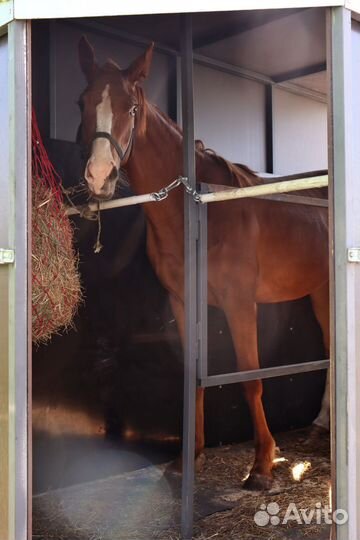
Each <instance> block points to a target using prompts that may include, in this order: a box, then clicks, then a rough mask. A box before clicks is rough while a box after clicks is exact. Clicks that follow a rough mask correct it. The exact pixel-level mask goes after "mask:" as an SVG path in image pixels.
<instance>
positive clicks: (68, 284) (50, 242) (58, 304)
mask: <svg viewBox="0 0 360 540" xmlns="http://www.w3.org/2000/svg"><path fill="white" fill-rule="evenodd" d="M32 205H33V216H32V322H33V328H32V337H33V342H35V343H39V342H44V341H47V340H48V339H49V338H50V337H51V336H52V334H54V333H57V332H58V331H59V330H60V329H61V328H63V327H64V328H67V327H69V326H71V323H72V320H73V317H74V315H75V313H76V310H77V306H78V304H79V301H80V299H81V287H80V280H79V275H78V270H77V266H78V258H77V255H76V253H75V251H74V248H73V229H72V226H71V223H70V221H69V218H68V217H67V215H66V212H65V207H64V204H63V200H62V191H61V178H60V177H59V175H58V174H57V172H56V171H55V169H54V167H53V165H52V163H51V161H50V160H49V157H48V155H47V152H46V150H45V147H44V145H43V142H42V139H41V136H40V132H39V127H38V124H37V120H36V115H35V113H34V111H33V113H32Z"/></svg>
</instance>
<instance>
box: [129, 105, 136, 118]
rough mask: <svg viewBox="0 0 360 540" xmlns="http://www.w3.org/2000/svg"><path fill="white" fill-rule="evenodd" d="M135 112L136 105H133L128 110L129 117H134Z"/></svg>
mask: <svg viewBox="0 0 360 540" xmlns="http://www.w3.org/2000/svg"><path fill="white" fill-rule="evenodd" d="M137 110H138V105H133V106H132V107H131V109H130V111H129V112H130V116H135V114H136V113H137Z"/></svg>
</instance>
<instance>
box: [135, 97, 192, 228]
mask: <svg viewBox="0 0 360 540" xmlns="http://www.w3.org/2000/svg"><path fill="white" fill-rule="evenodd" d="M144 114H146V131H145V133H144V134H138V133H136V134H135V141H134V146H133V150H132V153H131V157H130V159H129V161H128V163H127V166H126V169H127V173H128V176H129V180H130V185H131V187H132V189H133V191H134V193H135V194H137V195H140V194H143V193H152V192H154V191H159V190H160V189H161V188H163V187H164V186H166V185H168V184H170V182H172V181H173V180H175V179H176V178H177V177H178V176H179V175H181V174H182V170H183V165H182V135H181V133H180V132H179V131H178V130H177V129H176V128H175V126H174V125H173V124H172V122H171V121H170V120H168V119H167V118H166V117H165V116H163V115H161V114H160V113H159V112H158V111H157V110H156V109H155V108H154V107H153V106H151V105H148V106H146V107H145V112H144ZM183 200H184V199H183V190H182V189H181V188H178V189H176V190H174V191H172V192H171V193H170V195H169V197H168V199H167V200H165V201H162V202H160V203H158V204H152V203H150V204H145V205H144V211H145V214H146V216H147V219H148V222H150V224H151V225H152V226H153V227H154V228H156V229H157V234H158V235H159V234H160V233H161V232H164V230H165V229H168V228H169V227H170V226H171V225H173V226H174V227H176V228H179V227H183Z"/></svg>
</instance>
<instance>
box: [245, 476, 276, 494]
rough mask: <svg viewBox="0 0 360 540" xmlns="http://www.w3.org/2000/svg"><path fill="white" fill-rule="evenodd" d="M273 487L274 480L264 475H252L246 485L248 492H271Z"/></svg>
mask: <svg viewBox="0 0 360 540" xmlns="http://www.w3.org/2000/svg"><path fill="white" fill-rule="evenodd" d="M272 486H273V478H272V477H271V476H265V475H264V474H258V473H252V474H250V476H249V478H248V479H247V480H246V481H245V483H244V486H243V487H244V489H246V490H248V491H269V490H270V489H271V488H272Z"/></svg>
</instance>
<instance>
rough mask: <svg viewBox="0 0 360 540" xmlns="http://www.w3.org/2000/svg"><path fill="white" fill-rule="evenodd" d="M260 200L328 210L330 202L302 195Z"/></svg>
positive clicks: (284, 195) (268, 197) (263, 196)
mask: <svg viewBox="0 0 360 540" xmlns="http://www.w3.org/2000/svg"><path fill="white" fill-rule="evenodd" d="M257 198H258V199H265V200H268V201H276V202H286V203H292V204H305V205H307V206H321V207H323V208H328V206H329V202H328V200H327V199H319V198H318V197H303V196H302V195H287V194H285V193H284V194H281V195H260V196H259V197H257Z"/></svg>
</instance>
